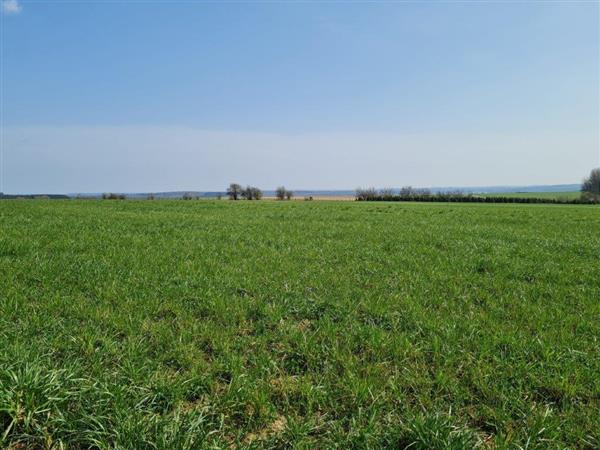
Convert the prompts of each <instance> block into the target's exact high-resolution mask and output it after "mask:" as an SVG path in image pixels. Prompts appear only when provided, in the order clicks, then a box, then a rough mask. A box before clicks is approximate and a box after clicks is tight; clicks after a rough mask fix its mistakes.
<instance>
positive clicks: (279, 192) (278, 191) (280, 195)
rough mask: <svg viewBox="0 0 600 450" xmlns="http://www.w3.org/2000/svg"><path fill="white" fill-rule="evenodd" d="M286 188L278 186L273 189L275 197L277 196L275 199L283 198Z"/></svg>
mask: <svg viewBox="0 0 600 450" xmlns="http://www.w3.org/2000/svg"><path fill="white" fill-rule="evenodd" d="M286 192H287V191H286V189H285V186H279V187H278V188H277V189H276V190H275V197H277V200H285V194H286Z"/></svg>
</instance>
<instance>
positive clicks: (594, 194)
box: [581, 167, 600, 200]
mask: <svg viewBox="0 0 600 450" xmlns="http://www.w3.org/2000/svg"><path fill="white" fill-rule="evenodd" d="M581 194H582V197H584V198H590V199H595V200H600V167H598V168H597V169H593V170H592V171H591V173H590V176H589V177H588V178H586V179H585V180H583V184H582V185H581Z"/></svg>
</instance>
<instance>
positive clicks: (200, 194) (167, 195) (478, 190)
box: [0, 184, 581, 199]
mask: <svg viewBox="0 0 600 450" xmlns="http://www.w3.org/2000/svg"><path fill="white" fill-rule="evenodd" d="M426 189H429V190H430V191H431V192H433V193H438V192H463V193H466V194H512V193H519V192H523V193H525V192H527V193H535V192H574V191H579V190H580V189H581V185H580V184H549V185H530V186H469V187H456V186H441V187H430V188H426ZM393 190H394V191H396V192H398V191H400V188H394V189H393ZM119 193H121V194H124V195H125V196H126V197H127V198H130V199H146V198H148V196H150V195H152V196H154V198H156V199H178V198H182V197H183V196H184V195H191V196H192V197H194V198H216V197H218V196H219V195H221V196H223V197H225V196H226V195H227V194H226V193H225V191H166V192H119ZM263 193H264V195H265V197H274V196H275V191H274V190H267V191H263ZM354 193H355V191H354V189H352V190H347V189H340V190H335V189H333V190H319V189H312V190H311V189H296V190H294V195H295V196H296V197H308V196H314V197H318V196H326V197H348V196H352V195H354ZM68 195H69V197H72V198H73V197H75V198H77V197H79V198H102V193H73V194H68ZM0 198H1V195H0Z"/></svg>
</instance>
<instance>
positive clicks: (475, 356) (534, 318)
mask: <svg viewBox="0 0 600 450" xmlns="http://www.w3.org/2000/svg"><path fill="white" fill-rule="evenodd" d="M599 423H600V208H598V207H593V206H581V207H579V206H543V205H461V204H416V203H415V204H401V203H368V202H348V203H343V202H259V203H254V202H226V201H221V202H217V201H215V202H209V201H207V202H178V201H156V202H151V201H146V202H128V201H125V202H108V201H104V202H102V201H37V200H35V201H22V202H19V201H13V202H0V448H13V449H17V448H19V449H20V448H63V447H61V445H64V448H90V447H91V448H148V449H151V448H159V449H183V448H208V447H213V448H246V447H254V448H286V447H292V446H293V447H294V448H307V449H308V448H334V447H337V448H345V449H346V448H373V449H375V448H404V447H406V446H409V445H412V447H411V448H416V449H425V448H440V449H441V448H456V449H459V448H472V447H475V446H481V447H482V448H488V447H489V448H518V447H519V446H520V447H526V448H564V447H565V446H569V447H571V448H597V447H598V446H599V443H600V440H599V439H600V437H599Z"/></svg>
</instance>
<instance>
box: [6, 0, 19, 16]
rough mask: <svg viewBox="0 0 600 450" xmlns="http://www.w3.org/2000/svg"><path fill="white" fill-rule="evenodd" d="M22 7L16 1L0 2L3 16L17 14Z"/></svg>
mask: <svg viewBox="0 0 600 450" xmlns="http://www.w3.org/2000/svg"><path fill="white" fill-rule="evenodd" d="M22 9H23V7H22V6H21V5H20V4H19V2H18V1H17V0H2V12H3V13H4V14H19V13H20V12H21V10H22Z"/></svg>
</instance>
